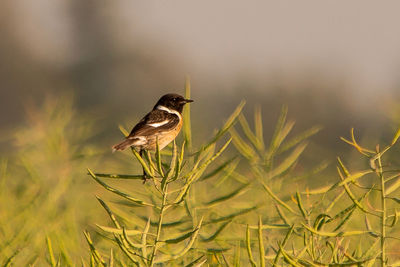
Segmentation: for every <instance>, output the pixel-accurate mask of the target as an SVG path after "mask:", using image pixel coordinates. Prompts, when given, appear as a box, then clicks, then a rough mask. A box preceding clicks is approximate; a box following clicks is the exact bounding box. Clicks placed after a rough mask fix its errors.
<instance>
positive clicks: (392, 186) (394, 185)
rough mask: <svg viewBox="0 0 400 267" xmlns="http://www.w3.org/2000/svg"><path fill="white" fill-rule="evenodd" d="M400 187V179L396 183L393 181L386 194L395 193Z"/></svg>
mask: <svg viewBox="0 0 400 267" xmlns="http://www.w3.org/2000/svg"><path fill="white" fill-rule="evenodd" d="M399 187H400V179H397V180H396V181H395V182H394V183H392V184H391V185H390V186H389V187H387V189H386V190H385V195H386V196H387V195H389V194H390V193H393V192H394V191H396V190H397V189H398V188H399Z"/></svg>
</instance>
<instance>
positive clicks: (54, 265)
mask: <svg viewBox="0 0 400 267" xmlns="http://www.w3.org/2000/svg"><path fill="white" fill-rule="evenodd" d="M46 244H47V251H48V253H49V260H50V264H51V266H52V267H56V260H55V258H54V254H53V247H52V245H51V240H50V238H49V237H48V236H46Z"/></svg>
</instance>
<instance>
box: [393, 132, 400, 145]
mask: <svg viewBox="0 0 400 267" xmlns="http://www.w3.org/2000/svg"><path fill="white" fill-rule="evenodd" d="M399 137H400V128H399V129H398V130H397V132H396V134H395V135H394V137H393V139H392V143H391V145H392V146H393V145H394V144H396V142H397V140H398V139H399Z"/></svg>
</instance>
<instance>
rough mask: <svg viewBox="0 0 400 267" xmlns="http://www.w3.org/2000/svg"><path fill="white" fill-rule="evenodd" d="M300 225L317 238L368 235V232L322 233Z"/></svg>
mask: <svg viewBox="0 0 400 267" xmlns="http://www.w3.org/2000/svg"><path fill="white" fill-rule="evenodd" d="M301 225H302V226H303V227H304V228H306V229H307V230H308V231H310V232H312V233H314V234H316V235H319V236H329V237H345V236H354V235H364V234H368V233H369V231H347V232H339V233H336V232H324V231H317V230H315V229H313V228H311V227H309V226H307V225H306V224H304V223H301Z"/></svg>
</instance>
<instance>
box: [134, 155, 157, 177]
mask: <svg viewBox="0 0 400 267" xmlns="http://www.w3.org/2000/svg"><path fill="white" fill-rule="evenodd" d="M131 151H132V153H133V155H134V156H135V158H136V159H137V160H138V161H139V163H140V165H142V167H143V169H144V170H145V171H146V173H147V174H148V175H150V176H153V172H152V170H151V169H150V168H149V166H148V165H147V164H146V162H145V161H144V160H143V158H142V157H141V156H140V155H139V153H138V152H137V151H136V150H135V149H134V148H132V149H131Z"/></svg>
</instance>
